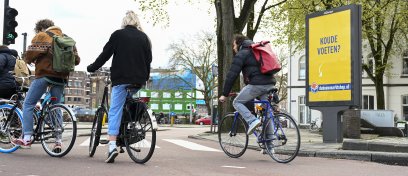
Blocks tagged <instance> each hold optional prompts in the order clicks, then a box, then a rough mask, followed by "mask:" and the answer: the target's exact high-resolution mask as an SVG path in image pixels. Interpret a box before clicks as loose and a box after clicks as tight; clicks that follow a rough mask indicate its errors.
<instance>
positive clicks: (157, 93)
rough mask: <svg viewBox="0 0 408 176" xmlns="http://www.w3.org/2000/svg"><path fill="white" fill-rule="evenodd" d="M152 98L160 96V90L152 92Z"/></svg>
mask: <svg viewBox="0 0 408 176" xmlns="http://www.w3.org/2000/svg"><path fill="white" fill-rule="evenodd" d="M150 95H151V97H152V98H158V97H159V92H151V93H150Z"/></svg>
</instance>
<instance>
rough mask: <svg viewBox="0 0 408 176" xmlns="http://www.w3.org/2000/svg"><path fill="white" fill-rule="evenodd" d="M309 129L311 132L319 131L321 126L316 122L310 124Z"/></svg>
mask: <svg viewBox="0 0 408 176" xmlns="http://www.w3.org/2000/svg"><path fill="white" fill-rule="evenodd" d="M309 131H310V132H317V131H319V127H318V126H317V124H316V123H314V124H310V125H309Z"/></svg>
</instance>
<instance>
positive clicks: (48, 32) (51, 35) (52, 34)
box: [45, 31, 55, 37]
mask: <svg viewBox="0 0 408 176" xmlns="http://www.w3.org/2000/svg"><path fill="white" fill-rule="evenodd" d="M45 33H47V34H48V35H49V36H50V37H54V35H55V34H54V33H52V32H50V31H45Z"/></svg>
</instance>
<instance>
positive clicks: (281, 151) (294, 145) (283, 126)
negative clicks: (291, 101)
mask: <svg viewBox="0 0 408 176" xmlns="http://www.w3.org/2000/svg"><path fill="white" fill-rule="evenodd" d="M273 119H274V121H273V123H272V122H271V120H272V119H270V118H269V119H268V120H267V122H266V123H265V124H266V125H264V131H265V133H264V136H263V137H264V139H265V142H264V146H265V148H266V151H267V153H268V154H269V156H271V157H272V159H273V160H275V161H277V162H279V163H288V162H290V161H292V160H293V159H295V157H296V156H297V154H298V152H299V148H300V133H299V128H298V126H297V124H296V122H295V121H294V120H293V118H292V117H291V116H290V115H288V114H284V113H277V114H275V115H274V118H273ZM272 124H274V126H272ZM268 146H269V147H268Z"/></svg>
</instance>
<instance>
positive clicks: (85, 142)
mask: <svg viewBox="0 0 408 176" xmlns="http://www.w3.org/2000/svg"><path fill="white" fill-rule="evenodd" d="M90 141H91V138H90V137H89V138H88V139H86V140H85V141H84V142H82V143H81V144H79V146H83V147H88V146H89V142H90ZM99 146H102V147H103V146H105V144H99Z"/></svg>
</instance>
